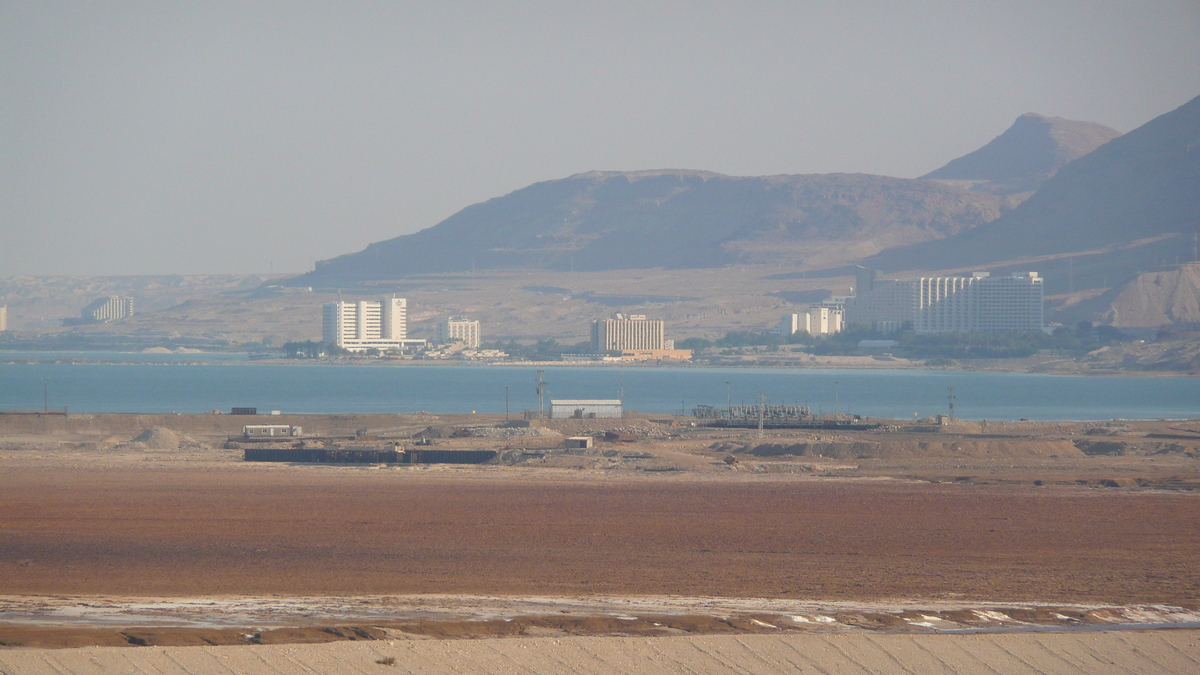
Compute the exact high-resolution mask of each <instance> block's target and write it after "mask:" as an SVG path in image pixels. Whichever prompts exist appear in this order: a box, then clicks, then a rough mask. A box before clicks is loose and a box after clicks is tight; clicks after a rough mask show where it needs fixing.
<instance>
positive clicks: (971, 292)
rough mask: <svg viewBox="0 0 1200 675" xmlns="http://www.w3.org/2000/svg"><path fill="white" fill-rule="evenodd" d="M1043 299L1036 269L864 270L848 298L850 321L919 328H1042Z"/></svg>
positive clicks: (877, 326) (881, 326)
mask: <svg viewBox="0 0 1200 675" xmlns="http://www.w3.org/2000/svg"><path fill="white" fill-rule="evenodd" d="M1042 304H1043V303H1042V279H1041V277H1039V276H1038V274H1037V272H1026V273H1024V274H1013V275H1010V276H1004V277H999V276H997V277H993V276H990V275H989V274H988V273H987V272H974V273H972V274H971V275H970V276H965V277H920V278H917V279H878V280H877V279H875V275H874V273H873V270H863V271H860V273H859V279H858V288H857V289H856V294H855V297H854V298H851V299H850V300H847V302H846V322H847V323H859V324H865V325H868V326H871V327H872V328H874V329H876V330H880V331H883V332H885V333H889V332H892V331H894V330H898V329H900V328H902V327H903V326H904V324H906V323H911V324H912V327H913V330H915V331H917V332H918V333H941V332H964V333H966V332H971V331H1002V330H1041V328H1042V324H1043V319H1042Z"/></svg>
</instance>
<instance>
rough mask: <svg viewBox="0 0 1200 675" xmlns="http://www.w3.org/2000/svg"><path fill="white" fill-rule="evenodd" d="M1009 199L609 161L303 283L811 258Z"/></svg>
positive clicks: (963, 226)
mask: <svg viewBox="0 0 1200 675" xmlns="http://www.w3.org/2000/svg"><path fill="white" fill-rule="evenodd" d="M1004 209H1005V207H1004V202H1003V200H1001V199H1000V198H997V197H995V196H993V195H988V194H983V193H977V192H969V191H967V190H964V189H962V188H960V187H956V186H950V185H943V184H939V183H937V182H933V181H925V180H910V179H901V178H888V177H885V176H872V175H864V174H828V175H796V176H792V175H785V176H761V177H737V176H725V175H721V174H716V173H709V172H702V171H636V172H598V171H596V172H589V173H583V174H578V175H575V176H571V177H569V178H563V179H560V180H552V181H547V182H544V183H536V184H534V185H531V186H529V187H526V188H523V189H521V190H517V191H516V192H513V193H511V194H508V195H505V196H503V197H497V198H495V199H491V200H489V201H486V202H483V203H481V204H475V205H473V206H469V207H467V208H465V209H463V210H462V211H460V212H458V213H456V214H455V215H453V216H451V217H450V218H447V219H446V220H445V221H443V222H441V223H439V224H437V225H435V226H434V227H431V228H428V229H426V230H422V231H420V232H417V233H415V234H410V235H405V236H401V237H396V238H395V239H390V240H387V241H383V242H379V243H375V244H371V245H370V246H368V247H367V248H366V250H364V251H361V252H359V253H354V254H350V255H344V256H341V257H338V258H334V259H332V260H326V261H322V262H321V263H319V264H318V266H317V269H316V270H315V271H314V272H312V273H309V274H307V275H304V276H303V277H299V278H297V279H294V280H293V281H292V282H291V283H292V284H295V285H302V286H321V287H329V286H331V285H336V284H347V283H354V282H357V281H364V280H387V279H397V278H401V277H405V276H408V275H413V274H427V273H433V272H455V271H464V270H472V269H477V270H485V269H519V268H541V269H552V270H562V271H567V270H574V271H600V270H615V269H637V268H664V267H665V268H703V267H719V266H723V265H727V264H732V263H770V262H781V261H786V262H788V263H800V262H801V261H803V260H804V259H805V258H808V257H810V256H816V257H819V258H821V262H824V261H830V262H833V263H844V262H845V261H847V260H851V259H856V258H861V257H863V256H867V255H871V254H873V253H876V252H879V251H882V250H884V249H887V248H890V247H893V246H897V245H900V244H908V243H914V242H922V241H931V240H936V239H941V238H943V237H947V236H950V235H953V234H957V233H959V232H962V231H964V230H969V229H971V228H974V227H977V226H979V225H982V224H984V223H987V222H989V221H992V220H994V219H996V218H997V217H999V216H1000V215H1001V213H1002V212H1003V211H1004ZM816 264H817V265H818V266H819V265H820V264H821V263H820V262H818V263H816Z"/></svg>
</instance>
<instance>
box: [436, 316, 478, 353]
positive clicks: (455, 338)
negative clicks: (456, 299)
mask: <svg viewBox="0 0 1200 675" xmlns="http://www.w3.org/2000/svg"><path fill="white" fill-rule="evenodd" d="M450 342H461V343H463V344H464V345H465V346H466V347H467V348H468V349H479V322H478V321H470V320H468V319H465V318H463V317H461V316H452V317H450V318H448V319H446V320H445V321H443V322H441V323H439V324H438V325H437V343H438V344H442V345H444V344H447V343H450Z"/></svg>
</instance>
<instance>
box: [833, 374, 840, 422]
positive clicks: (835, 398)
mask: <svg viewBox="0 0 1200 675" xmlns="http://www.w3.org/2000/svg"><path fill="white" fill-rule="evenodd" d="M838 394H839V392H838V381H837V380H834V381H833V419H834V420H835V421H836V420H837V418H838V406H839V404H840V401H839V400H838V398H839V397H838Z"/></svg>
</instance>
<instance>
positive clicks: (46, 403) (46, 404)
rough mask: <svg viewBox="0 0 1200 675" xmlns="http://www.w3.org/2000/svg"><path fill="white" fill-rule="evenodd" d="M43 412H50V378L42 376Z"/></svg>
mask: <svg viewBox="0 0 1200 675" xmlns="http://www.w3.org/2000/svg"><path fill="white" fill-rule="evenodd" d="M42 412H50V378H48V377H43V378H42Z"/></svg>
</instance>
